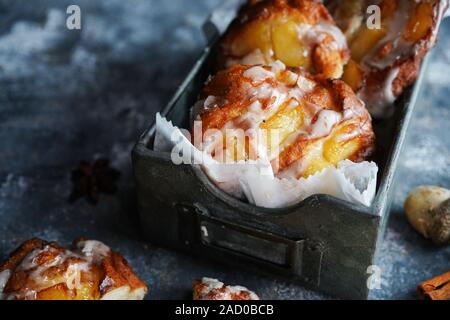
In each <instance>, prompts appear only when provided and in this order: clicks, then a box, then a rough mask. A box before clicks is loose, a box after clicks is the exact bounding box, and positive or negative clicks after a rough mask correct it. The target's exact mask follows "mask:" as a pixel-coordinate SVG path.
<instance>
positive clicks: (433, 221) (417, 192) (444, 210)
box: [404, 186, 450, 245]
mask: <svg viewBox="0 0 450 320" xmlns="http://www.w3.org/2000/svg"><path fill="white" fill-rule="evenodd" d="M447 200H450V190H448V189H445V188H440V187H435V186H421V187H418V188H416V189H414V190H413V191H412V192H411V193H410V194H409V195H408V198H407V199H406V201H405V205H404V207H405V212H406V216H407V218H408V220H409V222H410V223H411V225H412V226H413V227H414V229H416V230H417V231H418V232H419V233H420V234H421V235H423V236H424V237H425V238H427V239H431V240H432V241H433V242H434V243H436V244H438V245H443V244H447V243H449V242H450V201H447Z"/></svg>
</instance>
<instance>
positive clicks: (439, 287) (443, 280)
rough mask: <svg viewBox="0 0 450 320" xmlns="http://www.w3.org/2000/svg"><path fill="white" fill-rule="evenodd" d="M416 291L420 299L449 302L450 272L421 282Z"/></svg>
mask: <svg viewBox="0 0 450 320" xmlns="http://www.w3.org/2000/svg"><path fill="white" fill-rule="evenodd" d="M417 290H418V291H419V295H420V297H421V298H422V299H427V300H450V271H449V272H447V273H444V274H442V275H440V276H437V277H435V278H433V279H430V280H427V281H424V282H422V283H421V284H419V286H418V287H417Z"/></svg>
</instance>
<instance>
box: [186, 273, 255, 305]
mask: <svg viewBox="0 0 450 320" xmlns="http://www.w3.org/2000/svg"><path fill="white" fill-rule="evenodd" d="M192 289H193V298H194V300H259V297H258V296H257V295H256V294H255V293H254V292H252V291H250V290H248V289H247V288H245V287H241V286H225V285H224V284H223V283H222V282H220V281H218V280H215V279H211V278H203V279H202V280H195V281H194V283H193V285H192Z"/></svg>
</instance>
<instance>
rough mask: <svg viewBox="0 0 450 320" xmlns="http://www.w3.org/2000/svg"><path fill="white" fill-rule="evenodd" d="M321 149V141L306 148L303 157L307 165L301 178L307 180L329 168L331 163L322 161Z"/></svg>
mask: <svg viewBox="0 0 450 320" xmlns="http://www.w3.org/2000/svg"><path fill="white" fill-rule="evenodd" d="M322 148H323V143H322V141H318V142H316V143H314V144H312V145H310V146H309V147H308V148H307V150H306V157H305V163H307V165H306V167H305V168H304V169H303V172H302V176H301V178H308V177H309V176H312V175H314V174H316V173H318V172H320V171H322V170H323V169H325V168H329V167H330V166H331V163H330V162H329V161H327V160H326V159H324V157H323V154H322Z"/></svg>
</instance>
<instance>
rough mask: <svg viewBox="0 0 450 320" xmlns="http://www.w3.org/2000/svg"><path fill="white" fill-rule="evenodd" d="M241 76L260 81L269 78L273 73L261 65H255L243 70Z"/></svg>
mask: <svg viewBox="0 0 450 320" xmlns="http://www.w3.org/2000/svg"><path fill="white" fill-rule="evenodd" d="M243 76H244V77H246V78H249V79H251V80H252V81H255V82H260V81H264V80H266V79H269V78H273V77H274V76H275V74H274V73H273V72H272V71H268V70H266V69H265V68H263V67H261V66H255V67H252V68H250V69H247V70H246V71H245V72H244V74H243Z"/></svg>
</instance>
